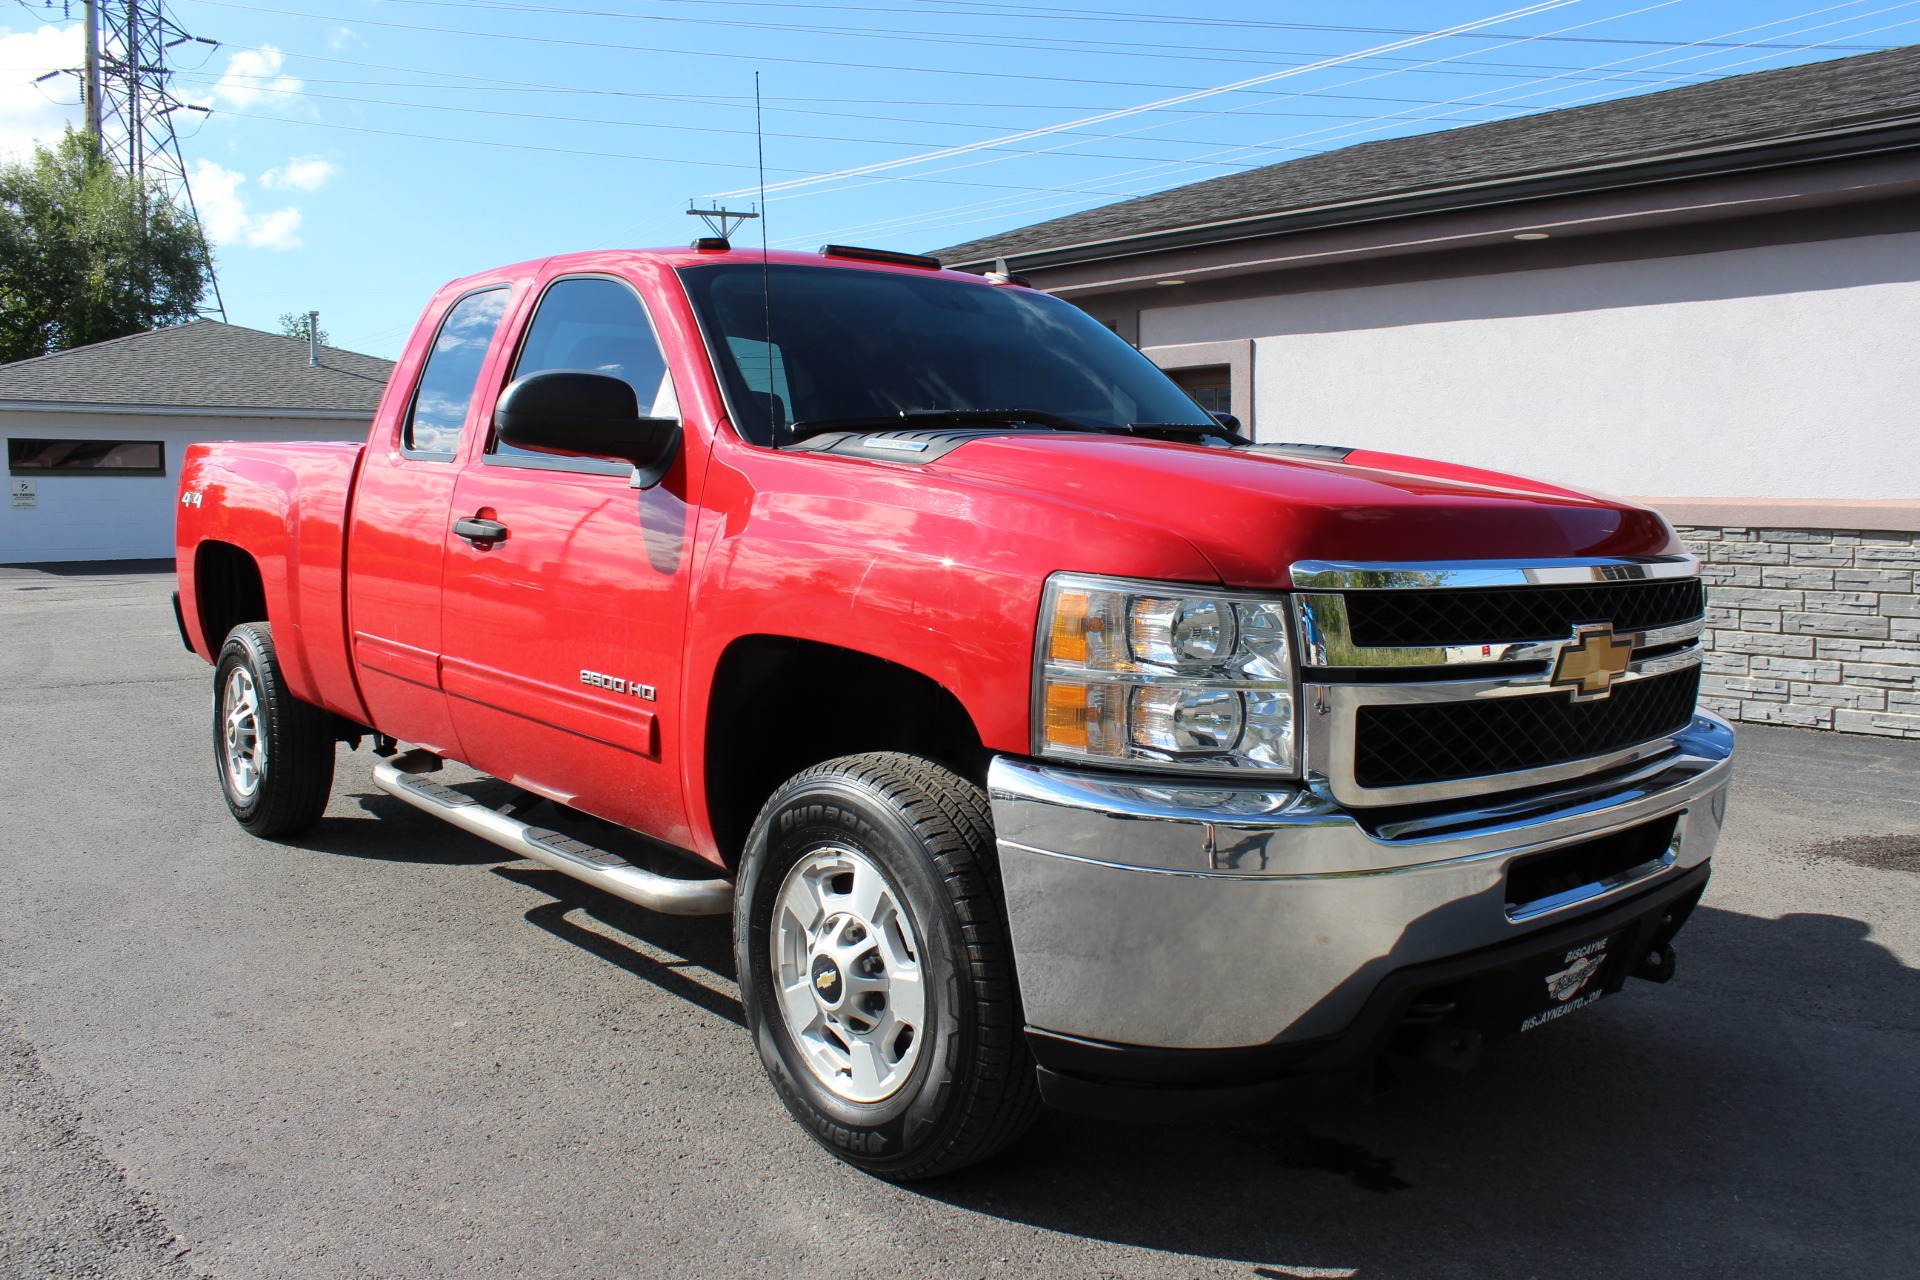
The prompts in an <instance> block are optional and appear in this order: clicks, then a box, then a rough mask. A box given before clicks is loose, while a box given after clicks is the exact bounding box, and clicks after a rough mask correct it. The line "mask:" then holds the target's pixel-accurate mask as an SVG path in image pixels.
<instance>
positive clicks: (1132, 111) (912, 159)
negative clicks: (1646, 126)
mask: <svg viewBox="0 0 1920 1280" xmlns="http://www.w3.org/2000/svg"><path fill="white" fill-rule="evenodd" d="M1571 3H1574V0H1544V2H1543V3H1538V4H1532V5H1528V6H1526V7H1524V8H1521V9H1514V10H1511V11H1509V12H1507V13H1502V14H1498V15H1495V16H1493V17H1489V18H1482V19H1477V20H1476V21H1473V22H1467V23H1460V24H1458V25H1457V26H1455V27H1450V28H1447V29H1445V30H1441V31H1434V32H1430V33H1428V34H1426V35H1421V36H1413V37H1409V38H1407V39H1404V40H1400V41H1397V42H1395V43H1393V44H1390V45H1382V46H1378V47H1376V48H1373V49H1368V50H1365V51H1363V52H1360V53H1353V54H1337V55H1335V56H1334V57H1331V58H1327V59H1324V60H1322V61H1321V62H1317V63H1310V64H1308V65H1307V66H1304V67H1288V68H1286V69H1284V70H1281V71H1270V72H1268V73H1267V74H1265V75H1260V76H1253V77H1250V78H1248V79H1245V80H1237V81H1234V82H1233V83H1231V84H1223V85H1216V86H1214V87H1212V88H1208V89H1193V90H1189V91H1188V92H1186V93H1184V94H1181V95H1179V96H1177V97H1173V98H1165V99H1161V100H1160V101H1157V102H1144V103H1141V104H1139V105H1138V106H1132V107H1121V108H1118V109H1116V110H1113V111H1107V112H1102V113H1101V114H1099V115H1094V116H1087V117H1084V118H1083V119H1079V120H1072V121H1068V122H1066V123H1063V124H1058V125H1043V126H1041V127H1040V128H1037V129H1028V130H1024V131H1023V132H1020V133H1012V134H1008V135H1006V136H1005V137H1001V138H995V139H993V140H991V141H983V142H969V143H963V144H962V145H960V146H957V147H947V148H944V149H943V150H940V151H930V152H927V153H926V154H924V155H919V156H906V157H903V158H901V159H897V160H888V161H882V162H880V163H878V164H868V165H855V166H853V167H851V168H847V169H842V170H840V171H839V172H838V173H833V174H824V175H821V176H819V177H815V178H797V179H789V180H788V181H786V182H780V183H775V184H774V186H773V188H772V189H773V190H775V191H781V190H789V191H790V190H793V189H795V188H798V187H802V186H815V185H818V184H819V183H822V182H830V181H833V180H834V179H836V178H851V177H864V176H866V175H868V174H873V173H879V172H882V171H884V170H887V169H897V168H901V167H903V166H905V165H909V164H918V163H921V162H923V161H927V160H937V159H942V158H945V157H947V156H957V155H964V154H966V153H968V152H972V151H982V150H985V149H986V148H988V147H989V146H993V145H996V144H1006V143H1013V142H1024V141H1026V140H1027V139H1029V138H1040V137H1045V136H1047V135H1049V134H1054V133H1060V132H1062V131H1064V130H1067V129H1079V128H1083V127H1084V126H1087V125H1094V124H1104V123H1106V122H1107V121H1109V120H1119V119H1124V118H1126V117H1128V116H1135V115H1142V114H1145V113H1147V112H1150V111H1156V110H1158V109H1160V108H1161V107H1177V106H1184V105H1185V104H1186V103H1189V102H1197V101H1199V100H1200V99H1203V98H1212V97H1218V96H1219V95H1221V94H1226V93H1234V92H1237V91H1239V90H1242V89H1253V88H1258V87H1259V86H1261V85H1265V84H1271V83H1273V82H1274V81H1276V80H1282V79H1287V78H1290V77H1293V76H1297V75H1305V74H1307V73H1309V72H1313V71H1321V70H1326V69H1327V68H1330V67H1336V66H1340V65H1342V64H1343V63H1348V62H1354V61H1357V60H1358V59H1360V58H1364V57H1367V56H1368V55H1371V54H1376V53H1381V52H1391V51H1393V50H1396V49H1405V48H1410V47H1412V46H1414V45H1419V44H1426V43H1430V42H1431V41H1434V40H1441V39H1445V38H1446V37H1447V36H1449V35H1452V34H1453V33H1454V32H1455V31H1456V30H1466V31H1471V30H1473V29H1474V28H1475V27H1481V26H1487V25H1489V24H1491V23H1494V22H1506V21H1509V20H1511V19H1513V18H1515V17H1529V16H1532V15H1533V14H1536V13H1545V12H1547V11H1549V10H1552V9H1559V8H1564V7H1565V6H1566V5H1568V4H1571ZM723 194H725V195H734V194H736V193H735V192H731V191H729V192H725V193H723Z"/></svg>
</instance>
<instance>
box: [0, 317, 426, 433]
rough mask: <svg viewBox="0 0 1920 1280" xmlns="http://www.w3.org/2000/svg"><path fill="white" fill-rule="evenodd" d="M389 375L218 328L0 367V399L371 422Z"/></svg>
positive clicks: (368, 364) (199, 324)
mask: <svg viewBox="0 0 1920 1280" xmlns="http://www.w3.org/2000/svg"><path fill="white" fill-rule="evenodd" d="M392 372H393V361H391V360H382V359H381V358H380V357H378V356H367V355H361V354H360V353H359V352H357V351H342V350H340V349H339V348H337V347H322V348H320V365H319V367H318V368H315V367H313V366H312V365H310V364H308V363H307V343H306V340H305V339H304V338H288V337H284V336H282V335H280V334H277V333H263V332H262V331H260V330H259V329H246V328H242V327H241V326H239V325H233V324H222V323H221V322H219V321H218V320H194V321H192V322H190V323H188V324H183V325H176V326H174V327H172V328H167V329H151V330H148V331H147V332H145V333H136V334H132V335H130V336H128V337H125V338H114V339H112V340H110V341H107V342H96V343H94V344H93V345H91V346H85V347H73V348H71V349H69V350H66V351H56V352H54V353H53V354H52V355H45V356H36V357H34V358H33V359H31V360H20V361H16V362H14V363H13V364H5V365H0V401H5V400H38V401H51V402H58V403H67V404H113V405H147V406H156V407H160V406H164V407H169V408H208V409H213V408H218V409H260V410H273V409H280V410H287V409H295V410H309V411H311V410H334V411H352V412H357V413H365V414H367V415H369V416H371V415H372V413H373V411H374V408H375V407H376V406H377V405H378V404H379V403H380V392H381V390H382V389H383V388H384V387H385V386H386V385H387V376H388V375H389V374H391V373H392Z"/></svg>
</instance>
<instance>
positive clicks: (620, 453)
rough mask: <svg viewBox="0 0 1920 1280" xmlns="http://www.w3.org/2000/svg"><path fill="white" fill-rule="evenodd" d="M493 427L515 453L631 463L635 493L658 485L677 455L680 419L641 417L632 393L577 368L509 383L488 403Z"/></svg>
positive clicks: (614, 380) (617, 383)
mask: <svg viewBox="0 0 1920 1280" xmlns="http://www.w3.org/2000/svg"><path fill="white" fill-rule="evenodd" d="M493 429H494V433H495V435H496V436H497V437H498V438H499V439H500V441H501V442H502V443H504V444H510V445H512V446H513V447H514V448H516V449H530V450H532V451H533V452H535V453H555V454H560V455H562V456H565V457H574V458H613V459H617V460H619V461H621V462H630V463H632V464H633V487H634V488H636V489H651V488H653V486H655V485H657V484H659V483H660V480H661V478H662V477H663V476H665V475H666V474H667V468H668V467H671V466H672V465H673V460H674V458H675V456H676V455H678V454H679V452H680V420H679V419H677V418H643V417H641V416H640V403H639V401H638V400H637V399H636V398H635V397H634V394H633V388H632V387H630V386H628V385H627V384H626V383H625V382H622V381H621V380H620V379H618V378H613V377H609V376H607V375H606V374H604V373H586V372H584V371H582V370H578V369H550V370H548V371H547V372H545V373H530V374H528V375H527V376H526V377H524V378H516V379H514V380H513V382H512V383H510V384H509V385H508V386H507V389H506V390H505V391H502V392H501V393H500V399H499V401H498V402H497V403H496V404H495V405H494V408H493Z"/></svg>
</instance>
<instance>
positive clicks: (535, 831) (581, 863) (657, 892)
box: [373, 760, 733, 916]
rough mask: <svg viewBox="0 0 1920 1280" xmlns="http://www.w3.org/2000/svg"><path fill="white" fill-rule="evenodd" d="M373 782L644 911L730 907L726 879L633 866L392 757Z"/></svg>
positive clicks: (687, 912) (711, 911)
mask: <svg viewBox="0 0 1920 1280" xmlns="http://www.w3.org/2000/svg"><path fill="white" fill-rule="evenodd" d="M373 781H374V785H375V786H377V787H379V788H380V789H381V790H382V791H384V792H386V793H387V794H388V795H390V796H393V797H394V798H395V799H398V800H404V801H405V802H406V803H408V804H410V805H412V806H413V807H414V808H416V809H418V810H420V811H421V812H422V813H429V814H432V815H433V816H434V817H436V818H438V819H440V820H441V821H442V822H448V823H451V824H453V825H454V826H456V827H458V828H460V829H461V830H462V831H466V832H470V833H471V834H473V835H476V836H479V837H480V838H481V839H482V840H489V841H492V842H493V843H494V844H497V845H499V846H500V847H501V848H502V849H505V850H506V851H507V852H509V853H512V854H514V855H516V856H518V857H522V858H530V859H532V860H533V861H535V862H537V863H539V864H540V865H541V866H544V867H548V868H551V869H552V870H554V871H560V872H564V873H565V874H567V875H570V876H572V877H573V878H574V879H576V880H584V881H585V882H586V883H588V884H590V885H592V886H594V887H595V888H596V889H605V890H606V891H607V892H608V893H610V894H612V895H613V896H614V897H616V898H624V899H626V900H627V901H628V902H631V903H633V904H634V905H636V906H641V907H645V908H647V909H648V910H649V911H658V912H660V913H662V914H663V915H670V916H722V915H726V914H727V913H728V912H729V911H732V910H733V884H732V882H731V881H727V880H678V879H675V878H674V877H672V876H663V875H659V874H657V873H655V872H652V871H648V870H645V869H644V868H641V867H636V866H634V865H633V864H632V863H630V862H628V861H627V860H626V859H624V858H621V857H619V856H617V855H615V854H611V853H608V852H607V851H606V850H604V849H596V848H594V847H593V846H592V845H590V844H582V843H581V842H580V841H578V840H575V839H574V838H573V837H571V836H567V835H562V834H561V833H560V832H558V831H549V830H547V829H546V828H545V827H535V826H530V825H528V824H527V823H524V822H522V821H520V820H519V819H518V818H511V817H508V816H507V815H506V814H504V813H496V812H494V811H493V810H492V809H489V808H487V807H486V806H485V805H483V804H481V803H480V802H479V801H478V800H475V799H474V798H473V797H471V796H468V795H464V794H462V793H461V792H458V791H455V790H454V789H453V788H452V787H448V786H443V785H442V784H440V783H438V782H435V781H433V780H432V779H430V778H427V777H424V776H422V775H420V774H417V773H407V772H405V771H404V770H402V769H401V768H399V767H398V766H397V765H396V764H395V762H394V761H392V760H381V761H379V762H377V763H376V764H375V765H374V766H373Z"/></svg>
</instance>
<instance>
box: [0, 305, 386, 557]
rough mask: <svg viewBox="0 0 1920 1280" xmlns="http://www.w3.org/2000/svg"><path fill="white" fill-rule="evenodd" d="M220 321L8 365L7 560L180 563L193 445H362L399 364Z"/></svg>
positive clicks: (3, 402) (4, 405)
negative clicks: (178, 528)
mask: <svg viewBox="0 0 1920 1280" xmlns="http://www.w3.org/2000/svg"><path fill="white" fill-rule="evenodd" d="M312 355H313V353H312V352H310V350H309V347H308V344H307V342H306V341H305V340H304V339H300V338H287V337H283V336H281V335H279V334H274V333H263V332H261V331H260V330H258V329H246V328H242V327H240V326H238V325H230V324H221V323H219V322H218V321H214V320H196V321H194V322H192V323H191V324H184V325H180V326H178V327H175V328H170V329H155V330H152V331H150V332H147V333H137V334H134V335H132V336H131V337H126V338H116V339H114V340H113V341H111V342H101V343H96V344H94V345H92V346H88V347H75V348H73V349H72V350H69V351H60V352H56V353H54V354H53V355H48V356H40V357H38V358H36V359H32V360H21V361H18V362H16V363H14V364H8V365H0V436H3V437H4V438H5V440H6V448H7V490H8V495H7V497H8V500H7V505H6V507H5V508H4V509H0V564H44V563H48V562H57V561H75V560H137V559H157V558H162V557H170V556H172V554H173V515H174V511H173V508H174V503H175V502H177V501H178V491H179V484H180V480H179V476H180V464H181V462H182V460H183V459H184V458H185V456H186V450H187V446H188V445H189V444H193V443H195V442H196V441H201V440H294V439H298V440H360V439H364V438H365V437H366V434H367V429H368V427H369V426H370V425H371V424H372V422H373V411H374V408H375V406H377V405H378V404H379V401H380V393H381V391H382V389H384V388H385V386H386V384H387V376H388V374H389V373H391V372H392V370H393V362H392V361H390V360H382V359H380V358H379V357H377V356H366V355H361V354H359V353H358V352H353V351H340V350H337V349H335V348H333V347H321V348H320V349H319V352H318V362H317V363H315V362H314V360H313V359H312Z"/></svg>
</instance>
